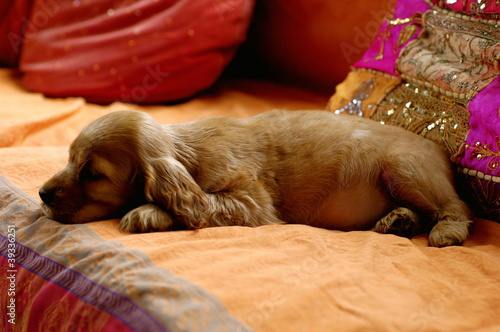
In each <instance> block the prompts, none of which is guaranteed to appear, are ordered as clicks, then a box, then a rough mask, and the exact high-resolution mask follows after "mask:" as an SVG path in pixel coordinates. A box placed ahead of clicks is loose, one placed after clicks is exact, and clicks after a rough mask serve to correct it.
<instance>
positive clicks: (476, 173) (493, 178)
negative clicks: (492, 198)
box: [459, 168, 500, 183]
mask: <svg viewBox="0 0 500 332" xmlns="http://www.w3.org/2000/svg"><path fill="white" fill-rule="evenodd" d="M459 172H460V173H462V174H465V175H468V176H473V177H476V178H479V179H481V180H486V181H491V182H495V183H500V176H493V175H488V174H484V173H483V172H481V171H477V170H475V169H469V168H461V169H459Z"/></svg>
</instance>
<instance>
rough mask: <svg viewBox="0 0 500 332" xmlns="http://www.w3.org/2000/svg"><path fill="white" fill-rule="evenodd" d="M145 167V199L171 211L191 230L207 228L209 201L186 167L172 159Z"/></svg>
mask: <svg viewBox="0 0 500 332" xmlns="http://www.w3.org/2000/svg"><path fill="white" fill-rule="evenodd" d="M146 164H147V165H146V169H145V170H144V172H145V174H144V175H145V186H144V193H145V196H146V199H147V200H148V201H149V202H151V203H156V204H157V205H158V206H160V207H161V208H163V209H165V210H167V211H171V212H172V213H173V214H174V215H175V216H176V218H177V220H178V221H180V222H182V223H183V224H184V225H186V226H187V227H188V228H189V229H193V228H201V227H205V226H206V225H207V218H206V211H208V204H209V203H208V202H209V200H208V197H207V194H206V193H205V192H204V191H203V190H201V188H200V187H199V186H198V184H197V183H196V182H195V181H194V179H193V177H192V176H191V174H189V172H188V171H187V170H186V168H185V167H184V166H183V165H182V164H181V163H180V162H179V161H178V160H176V159H174V158H172V157H165V158H156V159H152V160H149V161H148V163H146Z"/></svg>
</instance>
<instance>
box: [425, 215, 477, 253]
mask: <svg viewBox="0 0 500 332" xmlns="http://www.w3.org/2000/svg"><path fill="white" fill-rule="evenodd" d="M471 225H472V221H470V220H460V219H454V218H446V219H441V220H440V221H439V222H438V223H437V224H436V225H435V226H434V227H433V228H432V230H431V232H430V234H429V244H430V245H431V246H433V247H444V246H451V245H456V244H462V242H464V241H465V239H466V238H467V237H468V236H469V228H470V226H471Z"/></svg>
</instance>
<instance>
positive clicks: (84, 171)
mask: <svg viewBox="0 0 500 332" xmlns="http://www.w3.org/2000/svg"><path fill="white" fill-rule="evenodd" d="M79 178H80V181H85V180H87V181H97V180H101V179H103V178H106V175H104V174H103V173H102V172H100V171H99V170H97V169H96V168H95V167H93V165H92V164H90V163H88V164H86V165H84V166H83V167H82V168H81V170H80V176H79Z"/></svg>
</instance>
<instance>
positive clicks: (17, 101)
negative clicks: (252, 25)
mask: <svg viewBox="0 0 500 332" xmlns="http://www.w3.org/2000/svg"><path fill="white" fill-rule="evenodd" d="M16 82H17V81H16V80H14V79H13V78H12V76H11V72H10V71H5V70H0V103H1V105H2V108H1V109H0V116H1V119H2V120H1V122H0V140H1V141H2V144H3V146H4V147H2V148H0V174H2V175H4V176H6V177H7V178H8V179H9V180H10V181H11V182H12V183H13V184H15V185H16V186H17V187H19V188H20V189H22V190H24V191H25V192H26V193H28V194H29V195H31V196H33V197H37V196H36V195H37V190H38V188H39V186H40V185H41V184H42V183H43V182H44V181H45V180H46V179H48V178H49V177H50V176H51V175H52V174H53V173H54V172H56V171H57V170H59V169H60V168H61V167H63V166H64V165H65V163H66V158H67V148H68V144H69V143H70V142H71V140H72V139H73V138H74V136H75V135H77V133H78V132H79V130H80V129H81V127H82V126H84V125H85V124H87V123H88V122H89V121H91V120H93V119H94V118H96V117H98V116H100V115H102V114H105V113H107V112H110V111H112V110H115V109H123V108H134V109H140V110H144V111H147V112H148V113H149V114H152V115H153V116H154V117H155V118H157V119H158V120H159V121H161V122H180V121H187V120H192V119H195V118H199V117H203V116H208V115H216V114H232V115H236V116H248V115H252V114H255V113H258V112H261V111H265V110H267V109H271V108H275V107H277V108H287V109H310V108H322V107H324V105H325V104H326V101H327V99H328V98H325V97H323V96H318V95H312V94H308V93H304V92H301V91H299V90H294V89H289V88H286V87H281V86H276V85H271V84H269V83H264V82H248V81H246V82H241V81H238V82H226V83H225V84H223V85H221V86H219V87H218V88H216V89H214V90H212V92H211V93H210V94H206V95H204V96H202V97H200V98H198V99H195V100H192V101H190V102H187V103H184V104H179V105H174V106H151V107H141V108H138V107H135V106H132V105H125V104H113V105H110V106H107V107H102V106H96V105H92V104H87V103H85V102H84V101H83V100H81V99H78V98H75V99H60V100H57V99H46V98H42V97H41V96H40V95H37V94H33V93H28V92H25V91H23V90H22V89H21V88H20V87H19V86H18V85H17V83H16ZM6 137H7V138H6ZM9 142H10V143H11V144H10V145H11V146H6V147H5V145H9V144H7V143H9ZM87 225H88V227H90V228H91V229H92V230H93V231H94V232H95V233H96V234H98V235H99V236H100V237H101V238H103V239H106V240H109V241H117V242H119V243H122V244H123V245H124V246H125V247H128V248H134V249H137V250H140V251H141V252H143V253H145V254H146V255H147V256H148V257H149V258H150V259H151V261H152V262H153V263H154V264H155V265H157V266H160V267H164V268H166V269H168V270H170V271H172V272H173V273H174V274H176V275H178V276H181V277H184V278H186V279H188V280H190V281H192V282H194V283H196V284H198V285H199V286H201V287H202V288H204V289H205V290H207V291H208V292H209V293H210V294H212V295H214V296H216V297H217V298H218V299H220V300H221V302H222V303H223V304H224V306H225V307H226V308H227V310H228V311H229V312H230V313H231V314H233V315H234V316H235V317H236V318H237V319H239V320H241V321H242V322H244V323H246V324H248V325H249V326H250V327H252V328H253V329H255V330H256V331H280V332H281V331H496V330H498V329H500V318H499V313H500V309H499V308H500V224H497V223H494V222H491V221H487V220H477V223H476V226H475V228H474V230H473V233H472V235H471V237H470V238H469V239H468V240H467V241H466V242H465V243H464V245H463V246H455V247H448V248H430V247H428V246H427V236H426V235H421V236H418V237H415V238H413V239H411V240H408V239H405V238H401V237H397V236H394V235H381V234H377V233H373V232H369V231H366V232H340V231H330V230H324V229H319V228H313V227H309V226H305V225H271V226H263V227H258V228H246V227H220V228H207V229H201V230H197V231H177V232H163V233H147V234H128V233H124V232H122V231H120V230H119V229H118V227H117V226H118V221H117V220H107V221H97V222H92V223H88V224H87Z"/></svg>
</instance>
